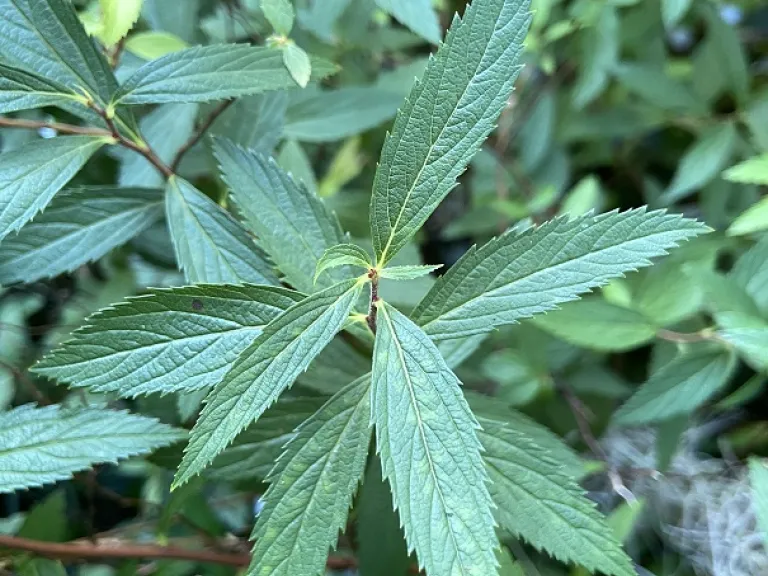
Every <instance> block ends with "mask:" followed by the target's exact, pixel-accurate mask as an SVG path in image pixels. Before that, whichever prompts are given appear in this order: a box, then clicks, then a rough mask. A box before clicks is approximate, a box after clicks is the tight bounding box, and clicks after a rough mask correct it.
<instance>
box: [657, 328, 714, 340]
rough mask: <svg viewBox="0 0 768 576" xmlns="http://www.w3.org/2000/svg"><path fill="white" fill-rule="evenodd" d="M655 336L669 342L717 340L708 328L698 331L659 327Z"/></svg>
mask: <svg viewBox="0 0 768 576" xmlns="http://www.w3.org/2000/svg"><path fill="white" fill-rule="evenodd" d="M656 336H657V337H658V338H661V339H662V340H668V341H669V342H680V343H687V342H706V341H708V340H717V336H716V335H715V334H714V333H713V332H711V331H710V330H709V329H704V330H701V331H699V332H690V333H685V332H675V331H673V330H665V329H663V328H661V329H660V330H658V331H657V332H656Z"/></svg>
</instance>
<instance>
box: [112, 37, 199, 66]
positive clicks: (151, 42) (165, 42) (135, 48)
mask: <svg viewBox="0 0 768 576" xmlns="http://www.w3.org/2000/svg"><path fill="white" fill-rule="evenodd" d="M185 48H189V44H187V43H186V42H184V40H182V39H181V38H179V37H178V36H176V35H174V34H171V33H170V32H139V33H138V34H131V37H130V38H128V39H127V40H126V41H125V49H126V50H127V51H128V52H130V53H131V54H135V55H136V56H138V57H139V58H142V59H144V60H154V59H155V58H160V57H161V56H165V55H166V54H170V53H171V52H179V51H180V50H184V49H185Z"/></svg>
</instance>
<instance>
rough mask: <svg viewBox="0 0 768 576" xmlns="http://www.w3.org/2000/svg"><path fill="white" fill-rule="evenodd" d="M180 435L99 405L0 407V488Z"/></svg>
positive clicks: (43, 480)
mask: <svg viewBox="0 0 768 576" xmlns="http://www.w3.org/2000/svg"><path fill="white" fill-rule="evenodd" d="M182 438H184V433H183V431H181V430H175V429H174V428H171V427H170V426H167V425H166V424H162V423H160V422H158V421H157V420H154V419H153V418H146V417H144V416H137V415H135V414H129V413H128V412H124V411H116V410H103V409H99V408H85V409H71V410H70V409H64V408H62V407H60V406H57V405H53V406H46V407H45V408H36V407H35V406H33V405H32V404H27V405H25V406H20V407H19V408H15V409H14V410H11V411H10V412H2V413H0V493H3V492H5V493H7V492H13V491H14V490H18V489H20V488H30V487H33V486H42V485H43V484H50V483H51V482H56V481H57V480H64V479H66V478H70V477H71V476H72V474H73V473H74V472H79V471H80V470H86V469H88V468H90V467H91V466H92V465H94V464H101V463H107V462H110V463H115V462H117V461H118V460H120V459H122V458H128V457H129V456H134V455H138V454H146V453H147V452H150V451H151V450H153V449H155V448H158V447H160V446H165V445H167V444H172V443H173V442H176V441H178V440H181V439H182Z"/></svg>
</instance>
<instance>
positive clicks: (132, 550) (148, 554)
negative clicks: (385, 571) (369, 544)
mask: <svg viewBox="0 0 768 576" xmlns="http://www.w3.org/2000/svg"><path fill="white" fill-rule="evenodd" d="M0 548H8V549H11V550H21V551H24V552H30V553H32V554H36V555H38V556H45V557H46V558H56V559H59V560H70V561H86V562H87V561H95V560H102V559H110V558H112V559H114V558H136V559H139V558H141V559H147V560H189V561H192V562H200V563H203V564H221V565H225V566H235V567H243V566H248V564H250V561H251V556H250V554H245V553H236V552H232V553H223V552H213V551H209V550H190V549H187V548H179V547H174V546H158V545H153V544H130V543H124V542H119V541H117V542H115V541H113V540H110V541H97V542H90V541H75V542H65V543H58V542H41V541H38V540H30V539H28V538H19V537H16V536H4V535H1V534H0ZM326 565H327V567H328V568H330V569H332V570H350V569H354V568H356V567H357V561H356V560H355V559H354V558H351V557H344V556H332V557H329V558H328V561H327V563H326Z"/></svg>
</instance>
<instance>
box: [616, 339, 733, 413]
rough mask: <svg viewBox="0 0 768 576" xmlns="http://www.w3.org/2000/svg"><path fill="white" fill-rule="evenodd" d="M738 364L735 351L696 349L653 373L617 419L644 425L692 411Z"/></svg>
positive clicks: (719, 386) (727, 377) (712, 392)
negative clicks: (735, 360) (733, 352)
mask: <svg viewBox="0 0 768 576" xmlns="http://www.w3.org/2000/svg"><path fill="white" fill-rule="evenodd" d="M734 367H735V362H734V357H733V354H730V353H728V352H724V351H723V350H719V349H716V348H715V349H713V348H711V347H709V346H706V345H705V346H702V347H700V348H695V349H692V350H691V351H690V352H689V353H686V354H681V355H680V356H677V357H676V358H674V359H673V360H672V361H670V362H668V363H667V364H665V365H664V366H662V367H661V368H659V370H658V371H656V372H654V373H653V374H651V376H650V378H649V379H648V380H647V381H646V382H645V383H644V384H643V385H642V386H641V387H640V388H639V389H638V390H637V392H635V393H634V394H633V395H632V397H631V398H630V399H629V400H627V402H626V403H625V404H624V405H623V406H622V407H621V408H619V410H618V412H616V414H615V415H614V419H615V421H616V422H617V423H619V424H624V425H640V424H649V423H652V422H662V421H664V420H668V419H670V418H672V417H675V416H680V415H683V414H690V413H691V412H693V411H694V410H696V409H697V408H698V407H699V406H701V405H702V404H704V403H705V402H706V401H707V400H709V399H710V398H711V397H712V396H714V395H715V394H716V393H717V392H718V391H720V390H721V389H722V388H723V387H724V386H725V385H726V384H727V383H728V380H729V378H730V377H731V374H732V373H733V369H734Z"/></svg>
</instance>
